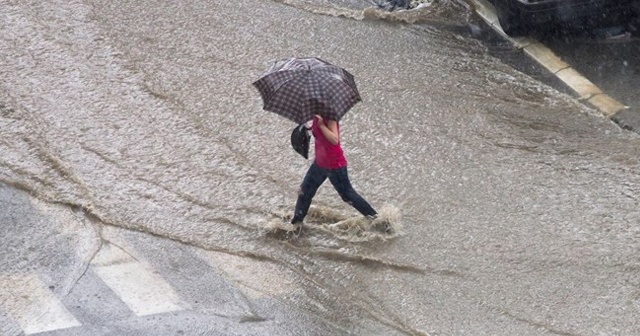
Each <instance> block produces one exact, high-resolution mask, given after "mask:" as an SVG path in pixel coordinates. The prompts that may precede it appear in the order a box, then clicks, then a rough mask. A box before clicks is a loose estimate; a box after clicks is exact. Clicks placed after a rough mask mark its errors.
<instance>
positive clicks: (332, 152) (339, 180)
mask: <svg viewBox="0 0 640 336" xmlns="http://www.w3.org/2000/svg"><path fill="white" fill-rule="evenodd" d="M311 132H312V134H313V136H314V137H315V159H314V162H313V164H312V165H311V167H309V170H308V171H307V174H306V175H305V177H304V180H303V181H302V184H301V185H300V189H299V191H298V200H297V202H296V208H295V211H294V214H293V218H292V219H291V223H292V224H294V225H297V226H298V227H297V228H296V230H299V228H300V227H301V225H302V223H303V220H304V218H305V216H306V215H307V212H308V211H309V207H310V206H311V200H312V199H313V196H315V194H316V191H317V190H318V188H319V187H320V186H321V185H322V183H323V182H324V181H325V180H326V179H327V178H328V179H329V181H330V182H331V184H332V185H333V187H334V188H335V189H336V191H337V192H338V194H339V195H340V197H341V198H342V200H343V201H345V202H347V203H349V204H350V205H351V206H353V207H354V208H355V209H356V210H358V211H359V212H360V213H361V214H362V215H364V216H366V217H367V218H369V219H370V220H372V221H374V220H375V219H376V218H377V215H378V214H377V212H376V211H375V210H374V209H373V208H372V207H371V205H369V203H368V202H367V201H366V200H365V199H364V198H362V196H360V195H359V194H358V193H357V192H356V191H355V190H354V189H353V187H352V186H351V182H350V181H349V175H348V174H347V160H346V158H345V156H344V153H343V151H342V147H341V146H340V124H339V123H338V121H336V120H325V119H324V118H322V117H321V116H320V115H317V114H316V115H315V117H314V119H313V124H312V126H311ZM375 224H376V223H374V226H375ZM389 228H390V227H389V226H388V224H386V225H385V226H384V228H383V230H384V231H389Z"/></svg>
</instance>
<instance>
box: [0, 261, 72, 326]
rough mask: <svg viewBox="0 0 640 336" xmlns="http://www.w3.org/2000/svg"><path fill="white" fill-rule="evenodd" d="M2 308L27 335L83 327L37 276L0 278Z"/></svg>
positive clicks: (4, 276) (0, 304)
mask: <svg viewBox="0 0 640 336" xmlns="http://www.w3.org/2000/svg"><path fill="white" fill-rule="evenodd" d="M0 288H2V290H0V308H2V310H5V311H6V312H8V314H9V316H11V318H13V319H14V320H15V321H16V322H17V323H18V325H20V328H22V331H23V332H24V333H25V334H26V335H31V334H37V333H41V332H46V331H53V330H58V329H66V328H72V327H78V326H80V325H81V324H80V322H78V320H76V318H75V317H74V316H73V315H72V314H71V313H70V312H69V311H68V310H67V309H66V308H65V306H64V305H63V304H62V302H60V300H59V299H58V298H57V297H56V296H55V295H54V294H53V293H52V292H51V290H49V288H48V287H47V285H46V284H45V283H44V282H42V281H41V280H40V279H38V277H37V276H35V275H33V274H25V275H2V276H0Z"/></svg>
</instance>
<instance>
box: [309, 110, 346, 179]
mask: <svg viewBox="0 0 640 336" xmlns="http://www.w3.org/2000/svg"><path fill="white" fill-rule="evenodd" d="M311 131H312V132H313V136H314V137H315V138H316V140H315V151H316V159H315V162H316V164H317V165H318V166H319V167H320V168H324V169H338V168H342V167H346V166H347V159H346V158H345V157H344V153H343V152H342V147H341V146H340V143H339V142H338V143H337V144H335V145H334V144H332V143H331V142H329V140H327V138H326V137H325V136H324V133H322V130H321V129H320V126H318V120H317V119H315V118H314V119H313V125H311ZM338 133H340V124H338Z"/></svg>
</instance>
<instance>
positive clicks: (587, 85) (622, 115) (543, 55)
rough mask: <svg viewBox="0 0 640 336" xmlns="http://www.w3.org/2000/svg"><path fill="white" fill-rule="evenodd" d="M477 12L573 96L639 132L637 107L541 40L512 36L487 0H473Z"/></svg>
mask: <svg viewBox="0 0 640 336" xmlns="http://www.w3.org/2000/svg"><path fill="white" fill-rule="evenodd" d="M472 2H473V4H474V6H475V10H476V13H477V14H478V15H479V16H480V17H481V18H482V19H483V20H484V21H485V22H486V23H487V24H488V25H489V26H490V27H491V28H492V29H493V30H494V31H496V32H497V33H498V34H500V35H501V36H502V37H504V38H505V39H506V40H508V41H510V42H511V43H512V44H513V45H514V47H516V48H518V49H520V50H522V51H523V52H524V53H525V54H526V55H527V56H528V57H530V58H531V59H533V60H534V61H536V62H538V63H539V64H540V65H542V66H543V67H544V68H545V69H547V70H548V71H549V72H551V73H553V74H554V75H555V76H556V77H557V78H558V79H559V80H561V81H562V82H563V83H565V84H566V85H567V86H568V87H569V88H571V90H572V91H573V92H574V94H575V95H576V98H577V99H578V100H580V101H582V102H586V103H587V104H588V105H590V106H592V107H594V108H596V109H598V110H599V111H600V112H601V113H602V114H603V116H605V117H606V118H608V119H611V120H612V121H614V122H615V123H617V124H618V125H619V126H620V127H622V128H624V129H627V130H630V131H634V132H636V133H638V134H640V110H639V109H638V107H637V106H625V105H623V104H621V103H620V102H618V101H617V100H615V99H614V98H612V97H611V96H609V95H608V94H606V93H605V92H603V91H602V90H601V89H600V88H599V87H598V86H596V85H595V84H594V83H592V82H591V81H590V80H589V79H587V78H585V77H584V76H583V75H582V74H580V73H579V72H578V71H576V70H575V69H574V68H573V67H572V66H571V65H570V64H568V63H566V62H565V61H563V60H562V59H560V57H558V56H557V55H556V54H555V53H554V52H553V51H552V50H551V49H549V48H548V47H547V46H545V45H544V44H542V43H541V42H539V41H537V40H535V39H533V38H529V37H518V38H513V37H510V36H508V35H507V34H505V32H504V31H503V30H502V27H500V23H499V22H498V17H497V15H496V11H495V8H494V7H493V5H492V4H490V3H489V2H488V1H487V0H472Z"/></svg>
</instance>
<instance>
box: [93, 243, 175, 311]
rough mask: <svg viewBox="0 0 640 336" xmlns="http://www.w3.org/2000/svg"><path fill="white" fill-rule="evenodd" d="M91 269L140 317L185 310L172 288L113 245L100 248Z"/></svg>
mask: <svg viewBox="0 0 640 336" xmlns="http://www.w3.org/2000/svg"><path fill="white" fill-rule="evenodd" d="M91 267H92V269H93V271H94V272H95V273H96V274H97V275H98V276H99V277H100V278H101V279H102V281H104V283H105V284H106V285H107V286H108V287H109V288H111V290H112V291H113V292H114V293H116V295H118V296H119V297H120V299H121V300H122V301H123V302H124V303H125V304H126V305H127V306H128V307H129V309H131V311H133V312H134V313H135V314H136V315H138V316H146V315H152V314H159V313H166V312H171V311H178V310H183V309H184V308H183V307H182V304H181V302H180V299H179V297H178V295H177V294H176V292H175V291H174V290H173V288H171V285H169V284H168V283H167V282H165V281H164V280H163V279H162V278H160V277H159V276H157V275H156V274H154V273H152V272H151V271H149V270H148V269H147V268H146V267H145V266H144V265H143V264H142V263H140V262H138V261H137V260H135V259H134V258H133V257H131V256H130V255H129V254H127V253H125V252H124V251H122V250H121V249H119V248H117V247H116V246H114V245H112V244H105V245H104V246H103V247H102V248H101V250H100V251H99V252H98V254H97V255H96V257H95V258H94V259H93V261H92V262H91Z"/></svg>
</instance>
